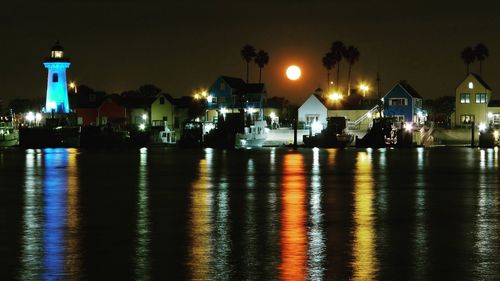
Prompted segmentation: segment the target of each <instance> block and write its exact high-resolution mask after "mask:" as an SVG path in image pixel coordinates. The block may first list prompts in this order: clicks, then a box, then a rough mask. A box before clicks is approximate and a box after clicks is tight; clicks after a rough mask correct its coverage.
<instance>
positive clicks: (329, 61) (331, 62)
mask: <svg viewBox="0 0 500 281" xmlns="http://www.w3.org/2000/svg"><path fill="white" fill-rule="evenodd" d="M322 61H323V66H324V67H325V68H326V79H327V80H326V82H327V85H328V86H327V89H328V90H330V70H332V68H334V67H335V63H336V62H335V58H334V56H333V54H332V53H331V52H328V53H326V55H325V56H324V57H323V59H322Z"/></svg>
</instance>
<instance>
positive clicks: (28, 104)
mask: <svg viewBox="0 0 500 281" xmlns="http://www.w3.org/2000/svg"><path fill="white" fill-rule="evenodd" d="M9 109H12V111H13V112H14V113H26V112H28V111H31V110H33V102H32V101H31V100H29V99H13V100H11V101H10V103H9Z"/></svg>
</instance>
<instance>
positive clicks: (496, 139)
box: [493, 131, 500, 141]
mask: <svg viewBox="0 0 500 281" xmlns="http://www.w3.org/2000/svg"><path fill="white" fill-rule="evenodd" d="M499 136H500V134H499V132H498V131H494V132H493V137H494V138H495V141H498V137H499Z"/></svg>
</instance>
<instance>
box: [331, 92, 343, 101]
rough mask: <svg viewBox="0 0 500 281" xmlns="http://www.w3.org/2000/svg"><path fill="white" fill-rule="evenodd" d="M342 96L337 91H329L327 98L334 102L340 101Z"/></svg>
mask: <svg viewBox="0 0 500 281" xmlns="http://www.w3.org/2000/svg"><path fill="white" fill-rule="evenodd" d="M342 98H343V96H342V94H341V93H337V92H334V93H331V94H330V95H328V99H330V100H331V101H334V102H337V101H340V100H341V99H342Z"/></svg>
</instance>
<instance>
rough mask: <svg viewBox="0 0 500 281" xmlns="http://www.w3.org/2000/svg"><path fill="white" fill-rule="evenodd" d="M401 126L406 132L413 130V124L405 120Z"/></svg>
mask: <svg viewBox="0 0 500 281" xmlns="http://www.w3.org/2000/svg"><path fill="white" fill-rule="evenodd" d="M403 128H404V129H405V131H407V132H411V131H413V124H412V123H410V122H406V123H405V124H404V125H403Z"/></svg>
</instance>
